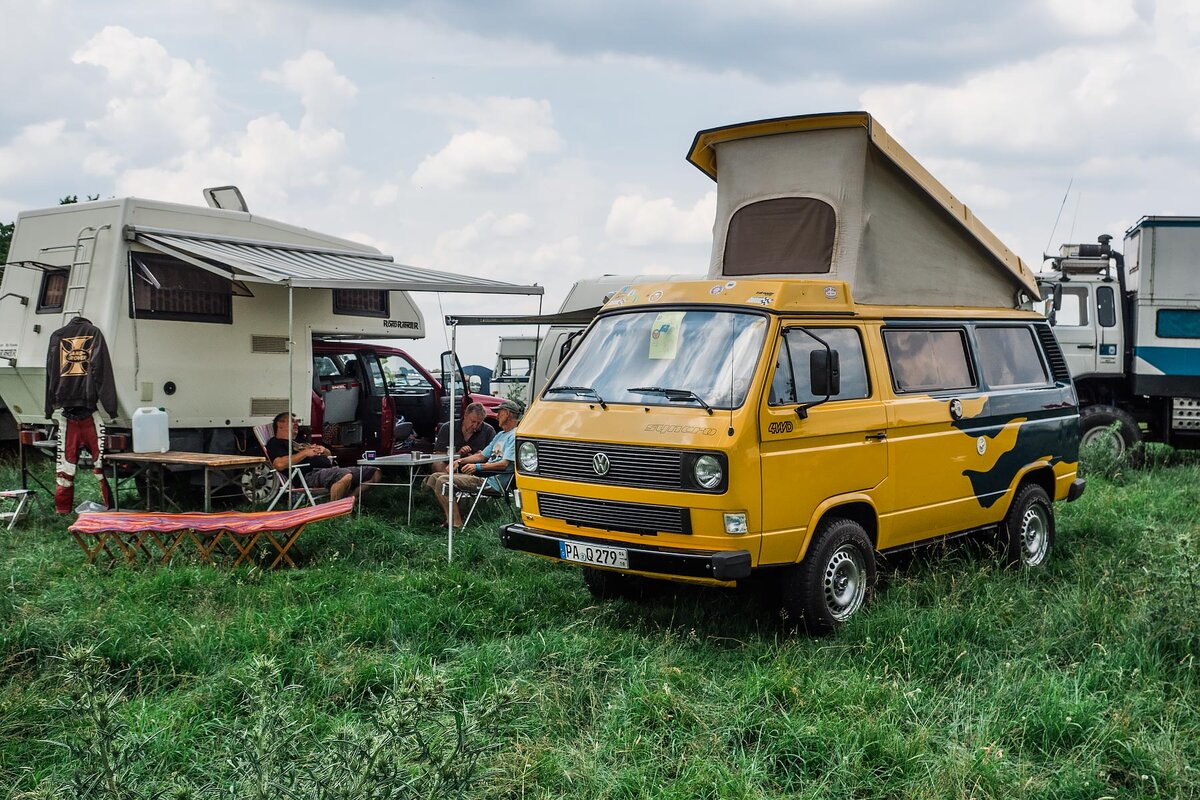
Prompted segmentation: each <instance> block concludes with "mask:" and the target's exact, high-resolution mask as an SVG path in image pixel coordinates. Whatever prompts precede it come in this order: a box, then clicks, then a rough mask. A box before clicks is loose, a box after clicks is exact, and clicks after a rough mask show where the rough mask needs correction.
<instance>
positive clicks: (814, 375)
mask: <svg viewBox="0 0 1200 800" xmlns="http://www.w3.org/2000/svg"><path fill="white" fill-rule="evenodd" d="M808 375H809V381H810V384H811V385H810V387H809V393H810V394H812V395H813V397H832V396H833V395H835V394H838V393H839V392H841V390H842V370H841V367H840V365H839V362H838V353H837V351H836V350H825V349H818V350H813V351H811V352H810V353H809V354H808Z"/></svg>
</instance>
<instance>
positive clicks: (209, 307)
mask: <svg viewBox="0 0 1200 800" xmlns="http://www.w3.org/2000/svg"><path fill="white" fill-rule="evenodd" d="M129 257H130V260H131V264H132V268H133V269H132V271H133V287H132V288H133V291H132V293H131V294H132V296H131V298H130V300H131V305H130V309H129V314H130V316H136V317H137V318H138V319H169V320H178V321H181V322H220V323H225V324H229V323H232V322H233V281H231V280H230V279H229V278H225V277H222V276H220V275H217V274H214V273H212V272H209V271H208V270H204V269H201V268H199V267H195V266H192V265H191V264H188V263H186V262H183V261H180V260H179V259H177V258H172V257H171V256H166V255H159V254H157V253H130V255H129Z"/></svg>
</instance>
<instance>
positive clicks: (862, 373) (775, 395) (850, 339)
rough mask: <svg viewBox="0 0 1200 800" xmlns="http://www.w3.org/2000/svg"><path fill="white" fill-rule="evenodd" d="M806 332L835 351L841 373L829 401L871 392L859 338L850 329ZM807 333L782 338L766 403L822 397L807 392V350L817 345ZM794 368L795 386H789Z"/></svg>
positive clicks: (852, 329) (807, 400)
mask: <svg viewBox="0 0 1200 800" xmlns="http://www.w3.org/2000/svg"><path fill="white" fill-rule="evenodd" d="M807 330H808V331H809V332H811V333H812V334H813V336H816V337H818V338H820V339H821V340H822V341H824V342H825V343H826V344H828V345H829V347H830V348H831V349H832V350H834V351H835V352H837V354H838V362H839V367H840V369H841V373H842V379H841V391H840V392H838V393H837V394H836V395H834V396H833V397H831V398H829V399H830V400H858V399H861V398H864V397H867V396H869V395H870V394H871V387H870V384H869V383H868V381H867V363H866V360H865V359H864V358H863V346H862V340H861V339H860V338H859V336H858V331H857V330H855V329H854V328H808V329H807ZM820 347H821V345H819V344H818V343H817V342H816V341H814V340H813V338H812V337H811V336H805V335H804V334H803V333H801V332H799V331H794V332H792V333H791V334H789V335H787V336H785V337H783V344H782V345H781V346H780V348H779V360H778V361H777V362H776V364H775V377H774V379H772V381H771V392H770V394H769V396H768V398H767V402H768V403H769V404H770V405H773V406H787V405H793V404H796V403H815V402H816V401H818V400H824V399H825V397H824V396H823V395H822V396H821V397H814V396H813V394H812V392H810V391H809V389H810V387H811V385H812V381H811V378H810V376H809V373H808V364H809V361H808V359H809V353H811V352H812V351H814V350H817V349H818V348H820ZM788 351H790V352H791V358H792V364H791V369H789V368H788ZM793 370H794V371H795V376H796V384H797V385H796V386H793V385H792V380H791V378H792V372H793Z"/></svg>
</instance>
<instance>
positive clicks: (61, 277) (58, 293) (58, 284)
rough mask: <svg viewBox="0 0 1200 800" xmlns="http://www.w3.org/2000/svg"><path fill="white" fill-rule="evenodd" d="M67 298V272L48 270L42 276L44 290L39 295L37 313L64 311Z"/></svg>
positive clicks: (63, 270)
mask: <svg viewBox="0 0 1200 800" xmlns="http://www.w3.org/2000/svg"><path fill="white" fill-rule="evenodd" d="M66 296H67V271H66V270H65V269H55V270H46V272H45V273H44V274H43V275H42V290H41V292H39V293H38V304H37V313H39V314H50V313H53V312H56V311H62V307H63V300H64V299H65V298H66Z"/></svg>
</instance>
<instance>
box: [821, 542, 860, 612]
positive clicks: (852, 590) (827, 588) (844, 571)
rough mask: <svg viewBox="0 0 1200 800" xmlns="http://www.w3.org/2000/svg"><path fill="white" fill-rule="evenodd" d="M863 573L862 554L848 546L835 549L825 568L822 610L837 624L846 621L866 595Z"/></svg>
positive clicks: (853, 547) (850, 545)
mask: <svg viewBox="0 0 1200 800" xmlns="http://www.w3.org/2000/svg"><path fill="white" fill-rule="evenodd" d="M866 572H867V570H866V565H865V564H864V563H863V557H862V553H860V552H859V551H858V548H857V547H855V546H854V545H852V544H844V545H842V546H841V547H839V548H838V549H837V551H836V552H835V553H834V554H833V555H832V556H831V557H830V559H829V562H828V563H827V564H826V565H825V574H824V576H823V580H822V584H823V585H822V588H823V589H824V592H825V607H826V608H827V609H829V614H830V616H832V617H833V618H834V619H835V620H837V621H838V622H844V621H845V620H847V619H849V618H850V617H851V616H852V615H853V614H854V612H855V611H858V609H859V607H861V606H862V604H863V598H864V597H866V594H867V579H866Z"/></svg>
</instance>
